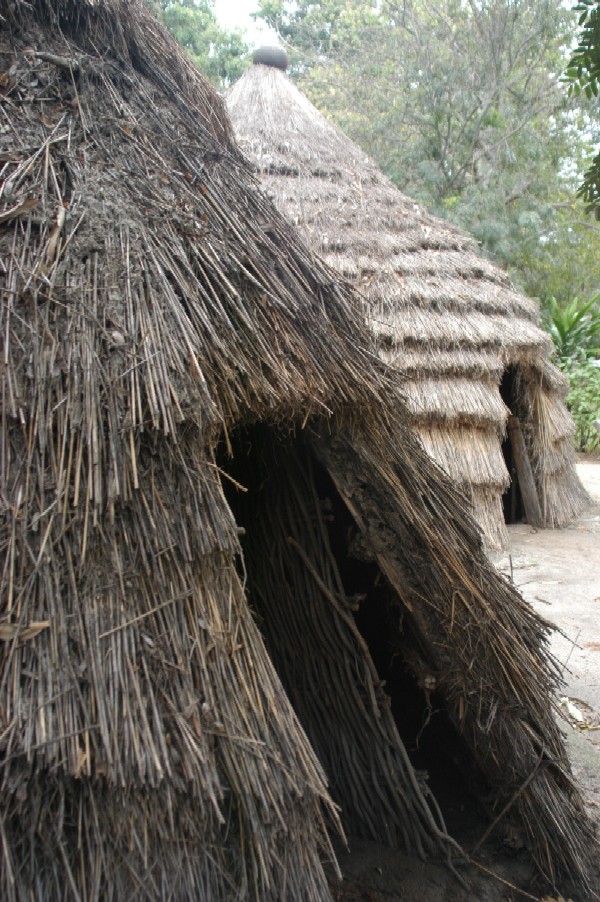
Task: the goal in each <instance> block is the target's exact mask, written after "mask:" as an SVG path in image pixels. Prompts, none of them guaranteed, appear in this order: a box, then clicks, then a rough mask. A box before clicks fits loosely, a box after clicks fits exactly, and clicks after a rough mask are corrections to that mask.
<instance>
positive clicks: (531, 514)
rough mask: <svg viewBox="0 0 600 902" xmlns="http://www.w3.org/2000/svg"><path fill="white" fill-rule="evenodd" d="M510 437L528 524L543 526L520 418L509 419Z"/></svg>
mask: <svg viewBox="0 0 600 902" xmlns="http://www.w3.org/2000/svg"><path fill="white" fill-rule="evenodd" d="M508 437H509V439H510V446H511V448H512V453H513V458H514V461H515V468H516V470H517V477H518V479H519V488H520V489H521V498H522V499H523V507H524V509H525V516H526V517H527V522H528V523H530V524H531V525H532V526H543V525H544V521H543V518H542V511H541V508H540V502H539V498H538V493H537V488H536V485H535V480H534V478H533V471H532V469H531V463H530V462H529V457H528V456H527V449H526V447H525V439H524V438H523V432H522V430H521V423H520V422H519V418H518V417H513V416H511V417H509V418H508Z"/></svg>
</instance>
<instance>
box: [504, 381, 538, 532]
mask: <svg viewBox="0 0 600 902" xmlns="http://www.w3.org/2000/svg"><path fill="white" fill-rule="evenodd" d="M521 381H522V375H521V373H520V372H519V371H518V369H517V367H516V366H509V367H508V368H507V369H506V370H505V371H504V374H503V376H502V380H501V382H500V396H501V398H502V400H503V401H504V403H505V404H506V406H507V407H508V410H509V417H508V423H507V430H506V435H505V437H504V439H503V442H502V454H503V456H504V462H505V464H506V469H507V471H508V475H509V478H510V483H509V485H508V486H507V488H506V490H505V491H504V493H503V495H502V507H503V512H504V522H505V523H507V524H510V523H524V522H525V523H530V524H531V525H532V526H542V525H543V523H542V516H541V511H540V504H539V499H538V494H537V488H536V485H535V479H534V476H533V470H532V467H531V461H530V459H529V455H528V452H527V447H526V444H525V439H524V435H523V428H522V424H523V422H524V420H525V418H526V414H527V411H526V410H525V409H524V406H525V401H524V395H523V392H522V390H521V387H520V386H521Z"/></svg>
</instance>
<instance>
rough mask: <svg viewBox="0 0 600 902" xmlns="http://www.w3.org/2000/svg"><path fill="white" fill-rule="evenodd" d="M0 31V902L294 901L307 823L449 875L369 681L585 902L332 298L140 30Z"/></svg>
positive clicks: (530, 714) (420, 480) (422, 501)
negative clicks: (392, 846) (452, 750)
mask: <svg viewBox="0 0 600 902" xmlns="http://www.w3.org/2000/svg"><path fill="white" fill-rule="evenodd" d="M0 15H1V16H2V18H3V31H2V33H1V35H0V61H1V64H2V71H1V72H0V90H1V92H2V113H3V120H2V124H1V125H0V128H1V129H2V143H3V150H2V156H1V158H0V166H1V180H2V181H1V188H0V249H1V258H0V259H1V261H2V263H1V270H0V291H1V307H0V334H1V335H2V364H1V365H2V372H1V378H2V394H1V410H0V415H1V445H0V547H1V548H2V553H3V558H2V569H1V571H0V656H1V657H0V660H1V665H0V754H1V760H0V785H1V786H2V802H1V804H0V835H1V837H2V849H1V853H0V862H1V864H0V893H1V894H2V897H3V898H5V899H8V900H14V902H16V900H21V899H24V898H31V899H35V900H44V902H52V900H64V899H68V900H82V899H83V900H100V899H102V900H104V899H114V900H117V899H119V900H120V899H132V900H136V899H140V900H141V899H152V900H158V899H163V898H173V899H191V898H193V899H198V900H201V902H208V900H211V902H212V900H217V899H218V900H226V899H236V900H238V899H240V900H241V899H244V898H251V899H256V900H261V902H263V900H267V902H268V900H273V902H275V900H282V899H293V900H295V899H303V900H314V902H317V900H319V902H321V900H325V899H328V898H329V890H328V886H327V881H326V878H325V874H324V869H323V862H324V861H326V860H329V861H331V862H333V853H332V851H331V847H330V842H329V838H328V831H327V829H326V826H325V824H326V823H327V824H328V825H329V827H330V828H332V829H334V830H335V829H337V830H338V831H340V830H341V826H340V820H339V810H338V807H337V805H336V804H334V801H335V802H336V803H337V804H338V805H339V806H341V809H342V811H341V817H342V818H343V819H344V823H345V824H346V825H347V827H348V828H349V829H352V830H354V831H356V832H359V833H362V834H363V835H366V836H371V837H373V838H382V839H386V840H387V841H389V842H393V843H399V844H403V845H404V846H406V847H407V848H409V849H413V850H414V851H415V852H417V853H419V854H422V855H424V856H425V855H438V856H442V857H444V858H446V859H447V860H448V861H449V863H450V866H452V867H453V866H454V864H453V862H456V861H458V860H459V859H460V858H461V856H462V852H461V850H460V849H459V848H458V847H457V844H456V843H455V842H454V841H453V840H452V839H451V837H450V836H449V835H448V832H447V830H446V828H445V826H444V818H443V815H442V813H441V812H440V809H439V807H438V804H437V802H436V799H435V798H434V797H433V795H432V794H431V792H430V791H429V787H428V784H427V782H426V780H425V778H424V776H423V775H422V774H420V773H418V772H417V771H416V770H415V767H414V766H413V764H412V762H411V761H410V760H409V757H408V755H407V752H406V748H405V743H404V742H403V738H402V736H401V735H400V733H399V730H400V731H401V730H402V726H401V717H400V718H398V717H396V719H394V718H393V717H392V714H391V712H390V699H389V696H387V695H386V694H385V692H384V689H383V685H382V682H381V676H382V674H384V672H385V668H386V659H388V658H391V656H393V657H394V660H397V659H398V658H399V657H400V656H401V657H402V659H403V661H404V668H405V670H406V672H407V678H409V679H410V680H412V681H413V683H414V693H413V694H414V698H415V700H416V703H417V704H418V705H420V708H421V711H426V710H427V707H428V705H430V703H431V704H432V705H434V706H435V707H437V708H440V709H441V708H443V709H444V711H446V717H447V720H448V725H449V726H448V729H449V730H452V731H453V732H454V733H455V734H456V735H460V737H461V740H462V742H463V743H464V745H465V747H466V749H467V753H468V757H469V761H470V766H471V768H472V769H476V770H477V772H478V773H479V775H480V777H481V779H482V780H483V782H484V790H482V792H483V791H485V792H486V793H487V794H488V796H489V799H488V803H489V811H490V817H491V818H495V817H496V816H497V815H498V814H499V813H502V812H503V811H504V809H506V808H507V807H508V808H510V813H511V815H513V816H514V818H515V821H516V823H517V824H518V825H520V827H521V829H522V830H523V831H524V834H525V837H526V841H527V842H528V844H529V846H530V848H531V851H532V853H533V855H534V857H535V859H536V861H537V862H538V864H539V866H540V868H541V870H542V872H543V873H544V874H546V875H547V877H548V880H549V881H550V882H553V881H556V880H558V879H559V877H560V875H561V874H571V875H573V876H574V877H575V878H576V879H578V880H579V881H580V882H582V883H585V880H586V873H587V867H588V862H589V858H590V856H591V855H592V853H593V848H592V833H591V829H590V826H589V823H588V822H587V821H586V819H585V816H584V815H583V812H582V803H581V799H580V797H579V794H578V791H577V789H576V787H575V786H574V785H573V783H572V779H571V777H570V773H569V767H568V762H567V760H566V757H565V752H564V748H563V745H562V742H561V738H560V734H559V732H558V730H557V728H556V725H555V722H554V718H553V712H552V703H551V692H552V690H553V688H554V686H555V684H556V679H557V673H556V669H555V667H554V664H553V662H552V660H551V659H550V658H549V657H548V655H547V652H546V649H545V639H546V632H547V626H546V624H544V623H543V622H542V621H540V620H539V619H538V618H537V617H536V616H535V615H534V613H533V612H532V611H531V610H530V609H529V608H528V607H527V605H525V604H524V602H523V601H522V599H521V598H520V597H519V596H518V594H517V593H515V591H514V590H513V589H512V588H511V587H510V586H509V585H508V584H507V583H506V582H505V581H503V580H502V579H501V578H500V577H499V576H498V575H497V574H496V573H495V571H494V570H493V569H492V568H491V566H490V565H489V564H488V563H487V560H486V558H485V556H484V554H483V551H482V549H481V547H480V542H479V536H478V531H477V529H476V528H475V526H474V524H473V523H472V521H471V520H470V518H469V516H468V515H467V514H466V512H465V511H464V510H463V508H462V506H461V503H460V501H459V499H458V497H457V496H456V495H455V493H454V491H453V490H452V488H451V487H450V485H449V484H448V483H447V482H446V480H445V478H444V477H443V476H442V474H441V473H440V472H438V471H437V468H436V467H435V465H433V464H432V463H431V462H430V461H429V460H428V459H427V457H426V456H425V454H424V453H423V451H422V450H421V449H420V448H419V446H418V445H417V443H416V442H415V440H414V439H413V438H412V436H411V433H410V430H409V429H408V428H407V427H406V426H405V425H404V424H403V421H402V416H401V412H402V410H403V407H402V400H401V398H400V395H399V392H398V389H397V386H396V384H395V382H394V381H393V379H392V378H391V377H388V375H387V374H386V373H385V371H384V369H383V367H382V365H381V364H380V362H379V361H378V359H377V357H376V355H375V354H373V353H371V352H370V351H369V350H368V349H363V348H361V347H360V344H361V342H362V341H363V337H362V335H361V317H360V305H359V302H358V300H357V299H356V298H355V297H354V295H353V294H352V293H351V292H350V291H349V290H348V289H346V288H345V287H344V286H342V285H340V284H339V283H338V282H337V281H336V278H335V276H334V275H333V273H332V272H331V271H330V270H329V269H327V268H326V267H325V265H324V264H322V263H319V262H318V261H316V260H314V259H313V258H312V256H311V255H310V254H309V252H308V251H307V250H305V249H304V247H303V245H302V244H301V243H300V241H299V239H298V238H297V237H296V235H295V233H294V231H293V230H292V229H291V227H290V226H289V225H287V224H286V223H285V221H284V220H283V219H282V218H281V217H280V215H279V214H278V213H277V212H276V210H275V209H274V208H273V207H272V206H271V204H270V203H269V202H268V200H267V199H266V198H265V197H264V196H263V195H262V194H261V193H260V191H259V190H258V189H257V187H256V185H255V184H254V183H253V181H252V179H251V176H250V174H249V172H248V169H247V165H246V163H245V162H244V160H243V159H242V158H241V156H240V155H239V153H238V151H237V149H236V147H235V145H234V144H233V143H232V139H231V133H230V127H229V125H228V122H227V119H226V116H225V114H224V111H223V108H222V106H221V104H220V102H219V100H218V98H217V97H216V96H215V94H214V93H213V91H212V89H211V88H210V87H209V86H208V85H207V84H206V83H205V82H204V80H203V79H202V78H201V77H200V76H199V75H198V74H197V73H196V72H195V70H194V69H193V67H192V66H191V64H190V63H189V62H188V61H187V60H186V59H185V57H184V56H182V54H181V52H180V51H179V49H178V48H177V46H176V45H175V44H174V42H173V40H172V39H171V38H170V37H169V36H168V34H166V33H165V32H164V31H163V30H162V29H161V28H160V27H159V26H158V25H157V24H156V23H155V22H154V21H153V19H152V18H151V17H150V15H149V13H148V12H147V10H146V7H145V5H144V4H143V2H142V0H135V2H131V0H129V2H127V0H78V2H76V0H31V2H28V3H21V2H17V3H15V2H7V0H0ZM392 422H393V424H394V426H393V429H392V427H391V425H390V424H391V423H392ZM242 478H243V479H244V480H245V481H246V485H245V486H243V485H242V483H241V482H240V480H241V479H242ZM243 489H246V490H247V491H243ZM226 491H227V492H228V493H229V499H228V497H227V496H226ZM233 511H235V516H234V514H233ZM236 518H237V519H236ZM244 530H245V531H246V536H245V540H247V544H246V552H245V557H244V558H243V559H242V558H241V556H240V552H241V546H240V539H241V538H242V536H243V532H244ZM350 552H352V555H353V556H351V555H350ZM359 558H362V560H360V559H359ZM246 566H247V580H246V578H245V572H246V571H245V567H246ZM353 586H360V588H361V591H360V593H358V594H360V595H362V596H364V598H362V599H361V598H358V597H355V598H353V597H351V596H352V593H353V591H354V590H353V588H352V587H353ZM355 594H356V593H355ZM248 597H249V598H250V600H251V602H252V604H253V605H254V607H255V609H256V611H257V615H256V616H257V618H260V620H261V625H262V627H263V630H262V632H261V631H259V629H258V627H257V623H256V620H255V618H254V617H253V616H252V615H251V613H250V608H249V606H248ZM357 606H359V607H360V610H358V611H355V608H356V607H357ZM361 616H362V617H363V618H366V619H367V620H368V619H369V618H374V619H372V622H371V625H370V626H369V623H368V622H367V623H365V624H363V625H362V626H361ZM384 618H387V620H388V621H389V623H388V626H387V628H386V631H385V635H386V639H389V642H390V648H388V647H387V646H386V647H381V648H379V649H377V648H376V645H377V640H376V637H375V640H374V644H373V649H371V650H370V649H369V648H368V646H367V639H368V638H369V637H368V634H369V629H370V628H371V629H372V627H373V625H374V627H375V629H374V632H375V633H376V634H381V633H382V630H381V623H382V622H383V620H384ZM359 627H361V629H359ZM263 633H264V635H265V636H266V637H268V640H269V643H270V647H271V653H270V654H269V653H268V652H267V650H266V648H265V644H264V640H263ZM363 633H364V634H363ZM365 636H366V637H367V638H365ZM373 655H375V656H379V657H380V658H381V661H380V662H379V670H376V668H375V664H374V660H373ZM274 661H275V662H276V663H277V664H278V667H279V673H278V672H277V670H276V668H275V666H274V663H273V662H274ZM284 686H285V689H284ZM290 698H291V699H293V701H294V706H295V710H294V708H293V707H292V704H291V703H290ZM396 701H397V702H398V703H399V704H400V708H402V705H403V697H402V696H400V697H399V699H397V700H396ZM391 702H392V704H393V703H394V699H393V698H392V700H391ZM400 713H401V712H400ZM305 731H306V732H305ZM307 734H308V735H307ZM315 750H316V752H315ZM317 753H318V755H317ZM325 769H326V770H327V772H328V773H327V777H326V774H325ZM327 778H329V779H330V780H331V794H330V792H329V790H328V788H327V786H326V780H327ZM332 796H333V800H332Z"/></svg>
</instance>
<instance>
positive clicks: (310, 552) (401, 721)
mask: <svg viewBox="0 0 600 902" xmlns="http://www.w3.org/2000/svg"><path fill="white" fill-rule="evenodd" d="M221 463H222V466H223V468H224V469H225V470H226V471H227V472H228V473H229V474H230V475H231V476H232V477H233V478H234V479H235V481H236V482H237V483H238V484H239V485H242V486H243V487H244V488H245V489H246V491H242V490H241V489H239V488H236V487H235V485H234V483H233V482H228V481H226V482H225V483H224V484H225V489H226V493H227V496H228V500H229V502H230V504H231V507H232V509H233V511H234V514H235V517H236V520H237V522H238V524H239V525H240V527H241V528H242V529H243V530H244V536H243V547H244V565H245V568H246V573H247V580H248V582H247V591H248V596H249V600H250V604H251V607H252V610H253V612H254V614H255V616H256V617H257V619H258V621H259V625H260V628H261V630H262V632H263V635H264V636H265V639H266V642H267V646H268V649H269V652H270V655H271V657H272V659H273V661H274V663H275V666H276V668H277V670H278V673H279V675H280V677H281V680H282V682H283V685H284V688H285V690H286V693H287V695H288V696H289V698H290V699H291V701H292V704H293V705H294V708H295V710H296V713H297V714H298V716H299V718H300V720H301V722H302V725H303V727H304V729H305V730H306V732H307V734H308V737H309V739H310V740H311V743H312V745H313V747H314V748H315V750H316V752H317V755H318V756H319V758H320V760H321V763H322V764H323V766H324V767H325V770H326V772H327V774H328V777H329V781H330V788H331V793H332V796H333V798H334V801H335V802H336V803H337V804H338V805H339V806H340V807H341V809H342V822H343V824H344V828H345V829H346V831H347V832H348V833H349V834H352V835H355V836H360V837H362V838H367V839H374V840H381V841H386V842H389V843H390V844H393V845H396V844H399V845H405V846H407V847H408V848H411V847H412V846H413V844H414V845H416V846H417V851H419V849H418V842H417V843H413V839H412V837H411V836H410V833H411V828H410V827H407V825H406V824H404V823H403V820H404V815H402V816H400V815H399V813H398V811H397V810H395V809H396V808H397V802H398V800H397V799H396V800H391V799H390V798H386V799H382V798H381V796H382V795H385V794H387V795H390V794H393V793H394V783H395V781H398V780H399V774H398V771H404V773H403V775H402V779H405V780H407V782H408V784H410V783H411V782H412V781H416V783H417V785H418V786H419V787H420V792H422V793H423V795H424V796H426V797H427V798H428V800H429V801H428V805H429V806H430V807H431V809H432V810H433V811H434V812H436V818H437V820H438V823H439V825H440V826H441V825H442V824H445V823H447V824H448V828H449V829H450V832H451V834H452V835H453V836H455V837H456V838H457V839H458V840H459V841H460V842H464V843H467V842H471V841H474V840H476V839H477V838H478V835H479V834H480V833H481V832H482V831H483V829H484V827H485V818H484V815H483V811H482V809H481V808H480V804H479V802H478V800H477V798H476V795H475V793H476V792H477V790H479V791H480V792H481V793H482V794H483V793H484V791H485V789H484V786H483V781H482V778H481V777H480V775H479V774H476V773H475V772H474V763H473V761H472V759H470V758H469V756H468V754H467V752H466V749H465V748H464V746H463V744H462V742H461V740H460V737H459V736H458V734H457V732H456V730H455V728H454V727H453V725H452V724H451V722H450V720H449V718H448V716H447V714H446V712H445V710H444V707H443V705H442V703H441V700H440V699H439V697H438V695H437V693H435V692H430V691H429V689H428V687H427V685H423V684H422V683H423V681H422V680H420V679H417V677H416V676H415V673H421V672H422V669H423V667H422V664H423V657H424V652H422V651H421V649H420V648H419V643H418V641H417V639H416V635H415V633H414V631H413V630H412V629H411V624H410V622H409V620H408V617H407V612H406V611H405V609H404V608H403V606H402V604H401V602H400V600H399V599H398V597H397V596H396V594H395V592H394V591H393V589H392V588H391V587H390V585H389V583H388V582H387V580H386V578H385V577H384V576H383V574H382V573H381V570H380V569H379V567H378V565H377V564H376V563H375V562H374V561H373V560H372V558H370V555H369V552H368V549H367V548H366V546H365V544H364V542H363V541H362V538H361V534H360V531H359V530H358V528H357V526H356V524H355V522H354V520H353V518H352V516H351V515H350V513H349V512H348V510H347V508H346V506H345V504H344V502H343V501H342V499H341V497H340V496H339V494H338V492H337V490H336V488H335V486H334V484H333V482H332V480H331V478H330V476H329V474H328V473H327V471H326V469H325V468H324V467H323V466H322V465H321V464H320V463H319V462H318V461H317V460H316V458H315V456H314V454H313V453H312V451H311V449H310V447H309V445H308V444H307V442H306V441H305V440H304V438H303V436H302V435H298V436H294V435H293V434H289V435H288V436H282V435H280V434H278V433H277V432H276V431H275V430H273V429H270V428H268V427H265V426H263V425H258V426H254V427H252V428H251V429H246V430H244V431H241V432H239V433H238V434H237V435H236V436H235V437H234V440H233V459H227V460H225V459H223V460H222V462H221ZM315 588H316V591H315ZM347 618H350V620H351V625H350V628H349V626H348V620H347ZM399 624H400V628H398V627H399ZM352 627H353V628H354V629H352ZM356 627H358V630H356ZM391 637H393V639H392V638H391ZM411 662H412V663H413V664H414V665H416V666H415V667H414V668H412V667H411ZM365 677H366V678H365ZM384 687H385V689H384ZM381 708H385V709H386V711H387V712H388V714H389V713H391V715H392V717H393V728H392V729H391V734H390V735H388V737H387V739H386V741H385V742H384V743H383V744H384V745H386V744H387V743H389V742H390V741H391V742H392V744H396V745H398V744H402V745H403V746H404V749H405V750H406V751H405V755H406V758H405V759H404V760H400V759H398V760H396V761H391V760H390V761H388V762H387V764H386V765H385V766H384V767H382V773H381V774H379V775H376V776H375V778H374V779H373V781H372V782H373V783H374V784H375V785H371V775H370V771H372V765H373V761H372V760H369V759H370V757H371V756H373V757H374V759H377V757H378V756H379V755H380V751H381V750H380V749H378V745H379V744H380V742H381V736H380V735H379V728H380V726H381V724H380V723H379V720H380V713H379V710H378V709H381ZM390 720H391V718H390ZM396 729H397V731H398V732H397V734H396V736H395V737H394V735H393V734H394V733H395V731H396ZM398 734H399V735H398ZM394 740H395V742H394ZM383 754H384V755H385V754H386V752H383ZM386 780H387V784H388V785H387V786H386V785H385V784H386ZM377 784H380V785H377ZM429 790H431V792H429ZM432 793H433V795H434V796H435V800H436V801H435V802H434V801H433V799H432V795H431V794H432ZM438 803H439V804H440V806H441V809H442V816H441V817H440V815H439V813H438V811H437V805H438ZM388 809H389V810H388ZM405 814H406V815H408V812H405ZM384 821H386V822H387V826H386V827H384V826H383V822H384ZM396 821H398V822H396Z"/></svg>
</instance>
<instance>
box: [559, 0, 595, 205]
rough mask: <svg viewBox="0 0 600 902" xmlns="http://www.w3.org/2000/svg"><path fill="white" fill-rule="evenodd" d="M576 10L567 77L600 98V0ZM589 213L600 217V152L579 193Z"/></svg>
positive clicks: (583, 1) (575, 87)
mask: <svg viewBox="0 0 600 902" xmlns="http://www.w3.org/2000/svg"><path fill="white" fill-rule="evenodd" d="M575 10H576V11H577V12H579V13H580V16H579V25H580V26H581V33H580V36H579V43H578V45H577V48H576V50H575V52H574V53H573V56H572V58H571V62H570V64H569V68H568V70H567V76H568V77H569V79H570V80H571V83H572V90H573V93H575V94H576V95H579V94H580V92H581V91H584V92H585V94H586V96H587V97H588V98H589V99H592V98H596V99H597V98H598V93H599V92H598V86H599V83H600V0H581V2H580V3H578V4H577V6H576V7H575ZM578 194H579V196H580V197H582V198H583V200H584V202H585V204H586V208H587V210H588V211H589V212H592V211H593V212H594V213H595V215H596V219H600V153H598V154H596V156H595V157H594V159H593V161H592V165H591V166H590V167H589V169H588V170H587V171H586V173H585V175H584V178H583V183H582V185H581V187H580V189H579V192H578Z"/></svg>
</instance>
